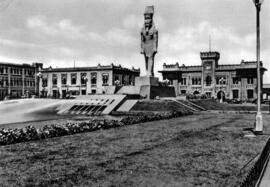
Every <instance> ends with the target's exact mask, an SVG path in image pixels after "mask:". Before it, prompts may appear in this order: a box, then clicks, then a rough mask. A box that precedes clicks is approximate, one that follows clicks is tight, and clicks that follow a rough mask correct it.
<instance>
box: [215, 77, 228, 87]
mask: <svg viewBox="0 0 270 187" xmlns="http://www.w3.org/2000/svg"><path fill="white" fill-rule="evenodd" d="M216 84H217V85H225V84H226V77H217V78H216Z"/></svg>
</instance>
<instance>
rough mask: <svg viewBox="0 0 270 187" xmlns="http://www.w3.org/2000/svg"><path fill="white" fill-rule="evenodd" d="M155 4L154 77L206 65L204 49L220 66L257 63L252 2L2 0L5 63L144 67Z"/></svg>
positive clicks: (269, 77) (266, 31)
mask: <svg viewBox="0 0 270 187" xmlns="http://www.w3.org/2000/svg"><path fill="white" fill-rule="evenodd" d="M147 5H154V6H155V15H154V21H155V24H156V27H157V29H158V30H159V46H158V53H157V55H156V58H155V61H156V62H155V72H156V71H158V70H161V69H162V64H163V63H164V62H165V63H167V64H172V63H175V62H179V64H186V65H200V63H201V61H200V56H199V53H200V52H201V51H208V50H209V35H211V38H212V50H213V51H214V50H215V51H219V52H220V53H221V58H220V62H219V63H220V64H237V63H240V61H241V60H242V59H244V60H256V45H255V44H256V38H255V37H256V35H255V32H256V31H255V24H256V22H255V21H256V20H255V18H256V17H255V16H256V14H255V13H256V12H255V7H254V4H253V2H252V0H222V1H221V0H181V1H180V0H166V1H165V0H163V1H162V0H156V1H154V0H147V1H146V0H145V1H142V0H0V61H6V62H15V63H32V62H42V63H44V66H45V67H48V66H50V65H51V66H52V67H56V66H57V67H72V66H73V61H74V60H75V61H76V66H95V65H97V64H98V63H101V64H104V65H105V64H111V63H115V64H122V65H123V66H126V67H132V66H134V67H140V68H141V70H142V73H144V71H145V69H144V58H143V56H142V55H141V54H140V29H141V27H142V25H143V12H144V9H145V6H147ZM269 20H270V2H269V0H265V1H264V4H263V5H262V12H261V40H262V41H261V50H262V52H261V59H262V60H263V61H264V66H265V67H266V68H268V69H269V72H266V76H265V82H268V83H270V27H269Z"/></svg>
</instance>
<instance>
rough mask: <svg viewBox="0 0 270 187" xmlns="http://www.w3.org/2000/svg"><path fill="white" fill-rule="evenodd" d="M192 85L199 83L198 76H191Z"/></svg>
mask: <svg viewBox="0 0 270 187" xmlns="http://www.w3.org/2000/svg"><path fill="white" fill-rule="evenodd" d="M192 85H201V78H200V77H193V78H192Z"/></svg>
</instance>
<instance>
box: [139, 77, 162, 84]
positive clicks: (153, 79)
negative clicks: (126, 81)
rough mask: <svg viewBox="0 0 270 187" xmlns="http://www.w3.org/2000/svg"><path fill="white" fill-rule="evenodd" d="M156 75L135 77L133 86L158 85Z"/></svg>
mask: <svg viewBox="0 0 270 187" xmlns="http://www.w3.org/2000/svg"><path fill="white" fill-rule="evenodd" d="M158 85H159V83H158V78H157V77H147V76H144V77H135V86H158Z"/></svg>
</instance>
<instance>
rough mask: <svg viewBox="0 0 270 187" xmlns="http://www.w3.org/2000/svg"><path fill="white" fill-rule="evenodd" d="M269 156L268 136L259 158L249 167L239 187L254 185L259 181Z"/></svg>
mask: <svg viewBox="0 0 270 187" xmlns="http://www.w3.org/2000/svg"><path fill="white" fill-rule="evenodd" d="M269 156H270V138H269V139H268V141H267V142H266V145H265V146H264V148H263V150H262V152H261V154H260V157H259V159H258V160H257V161H256V163H255V164H254V166H253V167H252V168H251V170H250V172H249V173H248V175H247V177H246V178H245V180H244V181H243V182H242V183H241V185H240V186H241V187H254V186H257V184H258V183H259V182H260V181H261V179H262V176H263V173H264V170H265V167H266V165H267V162H268V161H269Z"/></svg>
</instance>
